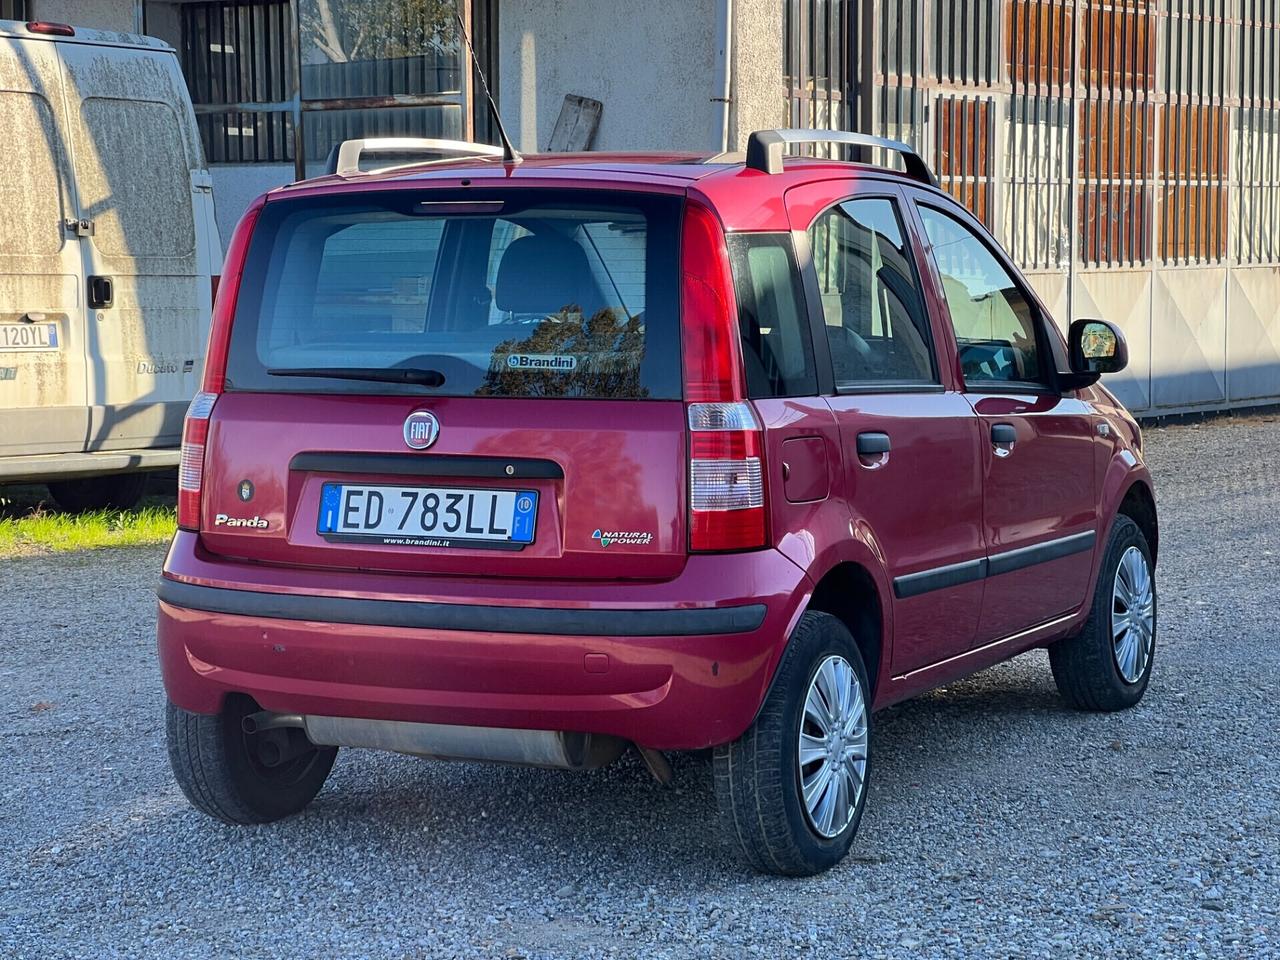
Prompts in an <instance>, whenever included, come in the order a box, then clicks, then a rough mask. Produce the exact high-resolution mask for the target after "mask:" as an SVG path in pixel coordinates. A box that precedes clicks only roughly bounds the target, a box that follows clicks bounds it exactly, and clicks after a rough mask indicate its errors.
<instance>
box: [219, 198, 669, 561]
mask: <svg viewBox="0 0 1280 960" xmlns="http://www.w3.org/2000/svg"><path fill="white" fill-rule="evenodd" d="M680 211H681V199H680V198H679V197H678V196H670V195H654V194H645V195H641V194H627V193H619V192H613V191H610V192H608V193H605V192H596V191H590V190H555V191H553V190H546V189H538V190H530V189H527V188H526V189H515V188H512V189H507V190H481V189H478V188H477V189H474V190H466V191H461V192H445V191H441V190H431V191H418V190H412V191H411V190H404V189H400V190H388V191H385V192H362V193H348V194H332V195H325V196H320V197H316V196H311V197H299V198H287V197H286V198H282V199H274V200H272V201H270V202H268V203H267V204H266V205H265V206H264V207H263V208H262V211H261V213H260V214H259V216H258V221H257V224H256V227H255V229H254V232H253V237H252V241H251V243H250V245H249V250H248V256H247V259H246V262H245V267H244V273H243V278H242V281H241V284H240V290H239V297H238V302H237V304H236V309H235V319H234V323H233V326H232V330H231V336H230V342H229V347H228V355H227V367H226V379H225V385H224V392H223V393H222V394H221V395H220V396H219V397H218V399H217V401H216V404H215V405H214V408H213V413H212V415H211V417H210V420H209V424H208V438H207V440H206V445H205V458H204V478H203V495H202V498H201V523H200V526H201V540H202V543H203V545H204V547H205V548H206V549H208V550H209V551H211V552H214V553H217V554H221V555H225V556H229V557H237V558H245V559H251V560H258V561H265V562H273V563H282V564H290V565H295V566H310V567H330V568H348V569H362V570H387V571H412V572H429V573H432V574H446V575H450V574H451V575H459V576H476V575H485V576H509V577H530V578H537V577H556V578H573V579H583V578H588V579H590V578H599V579H613V578H643V579H662V578H667V577H672V576H675V575H676V574H678V573H679V572H680V570H681V569H682V568H683V565H684V561H685V555H686V530H685V513H686V503H685V497H686V494H685V483H684V477H685V473H686V450H685V447H686V435H685V411H684V405H683V403H682V402H681V364H680V331H679V308H680V305H679V263H678V251H679V233H678V231H679V225H680Z"/></svg>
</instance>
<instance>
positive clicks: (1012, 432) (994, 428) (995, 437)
mask: <svg viewBox="0 0 1280 960" xmlns="http://www.w3.org/2000/svg"><path fill="white" fill-rule="evenodd" d="M1017 441H1018V431H1017V430H1016V429H1015V428H1014V426H1013V424H1012V423H993V424H992V425H991V442H992V443H1017Z"/></svg>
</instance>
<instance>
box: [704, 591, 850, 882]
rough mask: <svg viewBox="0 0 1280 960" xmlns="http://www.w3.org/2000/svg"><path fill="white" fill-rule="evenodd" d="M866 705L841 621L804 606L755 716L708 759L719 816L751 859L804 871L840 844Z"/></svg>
mask: <svg viewBox="0 0 1280 960" xmlns="http://www.w3.org/2000/svg"><path fill="white" fill-rule="evenodd" d="M870 703H871V698H870V686H869V684H868V683H867V671H866V667H865V666H864V665H863V663H862V657H861V656H860V655H859V653H858V648H857V645H856V644H855V643H854V641H853V637H852V636H851V635H850V633H849V630H848V628H847V627H846V626H845V625H844V624H843V623H842V622H841V621H840V620H838V619H836V618H835V617H833V616H831V615H830V614H827V613H820V612H817V611H810V612H808V613H806V614H805V615H804V616H803V617H801V618H800V623H799V625H798V626H797V627H796V630H795V633H794V635H793V636H792V638H791V642H790V643H789V644H788V645H787V650H786V653H785V654H784V655H783V658H782V663H781V664H780V665H779V667H778V675H777V676H776V677H775V678H774V683H773V686H772V688H771V689H770V691H769V695H768V697H767V698H766V699H765V703H764V706H763V707H762V708H761V710H760V714H759V716H758V717H757V718H756V720H755V722H754V723H753V724H752V725H751V726H750V728H748V730H747V732H746V733H744V734H743V735H742V736H741V737H740V738H738V739H737V740H735V741H734V742H733V743H730V744H725V745H723V746H720V747H717V748H716V749H715V752H714V756H713V760H712V764H713V771H714V780H715V790H716V799H717V803H718V806H719V809H720V820H721V823H722V825H723V826H724V828H725V832H726V833H727V834H728V835H729V837H730V838H731V839H732V840H733V841H734V842H735V843H736V845H737V846H738V848H739V850H740V852H741V853H742V856H743V857H744V859H746V861H747V862H748V863H749V864H750V865H751V866H752V867H754V868H755V869H757V870H760V871H762V872H764V873H776V874H784V875H788V876H808V875H810V874H814V873H819V872H821V871H823V870H826V869H828V868H829V867H832V866H834V865H835V864H836V863H838V862H839V861H840V860H841V858H843V857H844V855H845V854H846V853H847V852H848V851H849V846H850V844H852V843H853V838H854V835H855V834H856V833H857V832H858V823H859V822H860V821H861V819H862V810H863V807H864V805H865V804H866V799H867V782H868V776H869V774H870V762H871V758H870V752H869V747H870V740H871V710H870Z"/></svg>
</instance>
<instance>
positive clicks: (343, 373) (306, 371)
mask: <svg viewBox="0 0 1280 960" xmlns="http://www.w3.org/2000/svg"><path fill="white" fill-rule="evenodd" d="M267 375H268V376H272V377H328V378H329V379H330V380H373V381H376V382H378V383H413V384H417V385H418V386H421V387H439V386H442V385H443V384H444V374H443V373H441V372H440V371H439V370H423V369H420V368H418V367H277V368H275V369H273V370H268V371H267Z"/></svg>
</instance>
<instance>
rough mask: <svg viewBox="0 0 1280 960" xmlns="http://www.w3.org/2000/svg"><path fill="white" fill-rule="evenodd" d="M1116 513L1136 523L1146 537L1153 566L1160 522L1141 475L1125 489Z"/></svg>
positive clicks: (1153, 501) (1152, 499)
mask: <svg viewBox="0 0 1280 960" xmlns="http://www.w3.org/2000/svg"><path fill="white" fill-rule="evenodd" d="M1116 513H1117V515H1120V514H1123V515H1124V516H1126V517H1128V518H1129V519H1130V520H1132V521H1133V522H1134V523H1136V524H1137V525H1138V529H1139V530H1141V531H1142V535H1143V536H1144V537H1146V538H1147V546H1149V547H1150V548H1151V563H1152V565H1153V566H1154V565H1155V563H1156V558H1157V556H1158V554H1159V550H1160V524H1159V522H1158V520H1157V516H1156V498H1155V494H1154V493H1153V492H1152V490H1151V486H1150V484H1148V483H1147V482H1146V481H1144V480H1143V479H1142V478H1141V477H1139V478H1136V479H1135V480H1134V481H1133V482H1132V483H1131V484H1130V485H1129V488H1128V489H1127V490H1126V491H1125V493H1124V496H1123V497H1122V498H1121V500H1120V505H1119V507H1117V508H1116Z"/></svg>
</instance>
